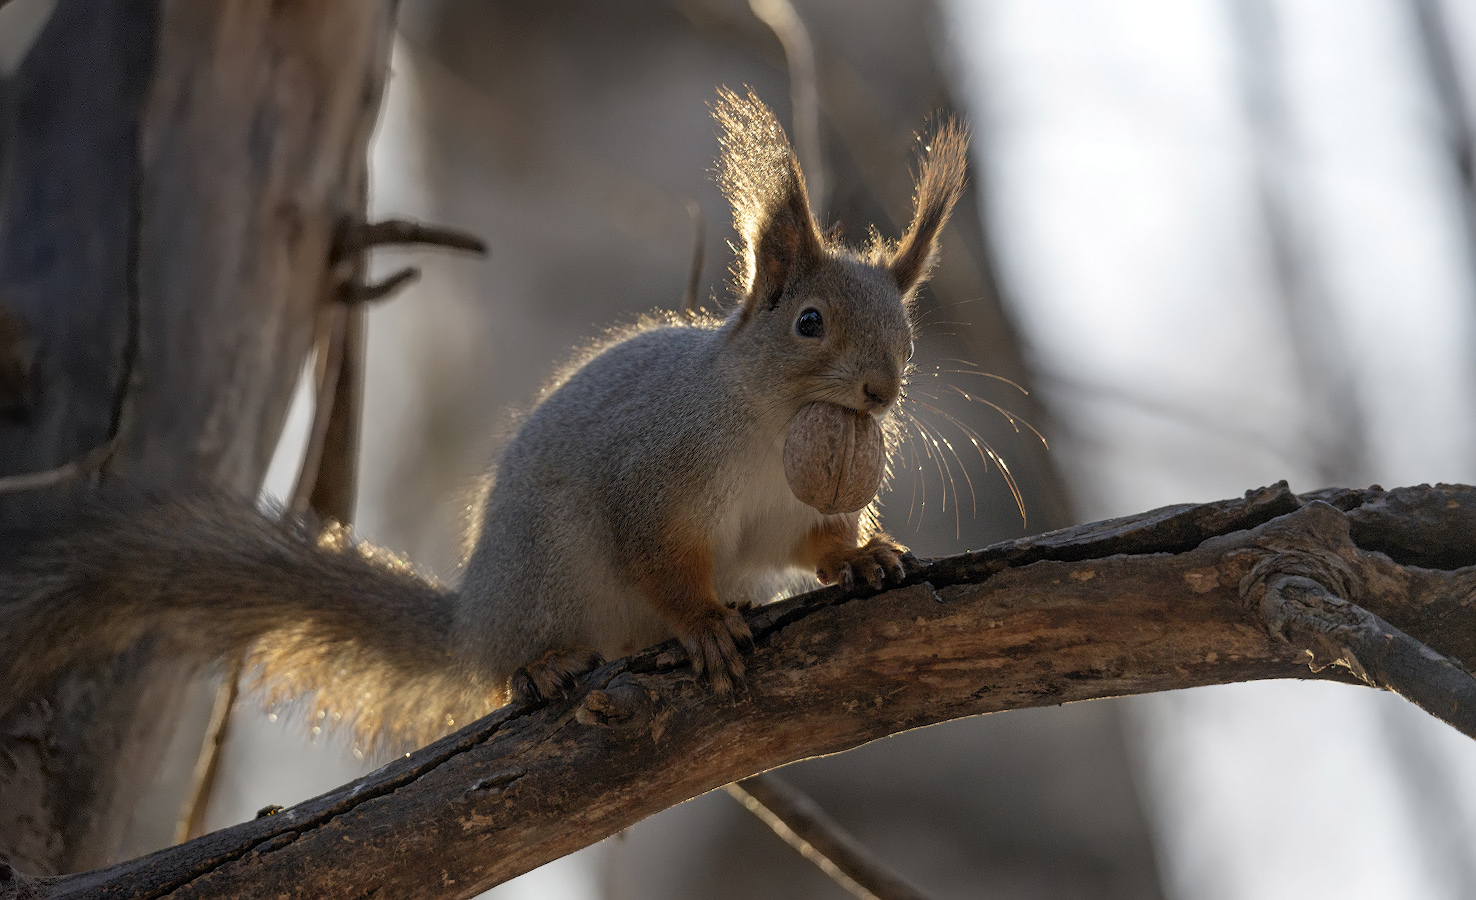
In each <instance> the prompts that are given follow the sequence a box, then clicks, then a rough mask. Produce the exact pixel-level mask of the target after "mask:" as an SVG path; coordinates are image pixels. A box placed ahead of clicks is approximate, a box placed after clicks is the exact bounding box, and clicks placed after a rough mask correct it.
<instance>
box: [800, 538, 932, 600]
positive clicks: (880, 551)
mask: <svg viewBox="0 0 1476 900" xmlns="http://www.w3.org/2000/svg"><path fill="white" fill-rule="evenodd" d="M909 559H910V554H908V552H907V548H906V547H904V546H902V545H901V544H899V543H897V542H896V541H894V540H892V539H891V538H889V537H887V536H886V535H884V534H879V535H877V536H876V537H874V538H872V539H871V540H869V541H867V542H866V543H864V544H862V545H861V546H859V547H849V548H846V549H835V550H831V551H830V552H829V553H827V554H826V555H825V556H824V557H823V558H822V559H821V560H820V564H819V565H817V566H816V567H815V577H816V578H819V579H820V583H821V584H839V585H840V586H841V587H843V588H845V589H847V590H850V589H851V588H853V587H855V585H856V581H857V579H860V580H862V581H865V582H866V583H867V584H869V585H871V587H873V588H875V589H877V590H880V589H881V588H882V587H884V586H886V584H887V582H889V581H890V582H892V583H893V584H897V583H900V582H901V581H902V580H903V579H904V578H906V577H907V561H908V560H909Z"/></svg>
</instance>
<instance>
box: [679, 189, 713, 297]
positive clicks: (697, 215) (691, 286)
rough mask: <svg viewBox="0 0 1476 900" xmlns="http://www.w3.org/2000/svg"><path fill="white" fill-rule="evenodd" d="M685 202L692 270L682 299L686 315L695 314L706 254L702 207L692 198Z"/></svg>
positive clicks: (705, 228) (705, 224)
mask: <svg viewBox="0 0 1476 900" xmlns="http://www.w3.org/2000/svg"><path fill="white" fill-rule="evenodd" d="M686 200H687V215H688V216H690V217H691V219H692V268H691V271H690V272H689V274H688V275H687V293H686V296H685V297H683V298H682V309H683V310H684V311H685V312H686V313H687V315H689V316H690V315H695V314H696V313H697V291H698V289H700V288H701V287H702V263H703V261H704V259H705V254H706V253H707V222H706V221H705V220H704V219H703V218H702V207H701V206H700V205H698V203H697V201H696V199H694V198H692V197H688V198H686Z"/></svg>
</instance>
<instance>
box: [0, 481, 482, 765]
mask: <svg viewBox="0 0 1476 900" xmlns="http://www.w3.org/2000/svg"><path fill="white" fill-rule="evenodd" d="M85 505H86V507H87V508H86V509H84V510H82V511H81V513H80V517H81V520H80V521H75V520H72V521H68V522H66V527H65V529H64V530H62V531H60V532H59V534H58V535H57V536H54V537H49V538H39V539H35V540H33V541H30V542H29V543H28V544H27V545H26V546H24V547H22V548H21V550H20V552H19V553H18V554H16V555H14V556H12V555H11V554H5V556H6V557H9V558H0V712H4V711H6V710H8V709H10V708H11V707H13V706H15V705H16V704H17V703H20V702H22V701H24V700H25V699H26V698H28V697H30V696H33V695H35V694H36V693H38V692H39V691H41V690H44V689H45V688H46V687H47V686H48V685H49V684H50V682H51V681H52V680H54V679H55V678H56V677H57V676H59V675H60V674H61V673H63V672H64V671H66V670H67V669H70V668H72V667H74V666H78V665H101V664H104V663H106V662H108V661H110V660H111V659H113V658H114V657H116V656H117V655H119V654H120V653H123V652H124V651H126V650H128V649H129V648H130V647H132V646H133V645H134V644H136V643H138V642H139V641H141V640H144V639H149V640H151V641H153V642H154V644H153V646H154V647H155V649H156V651H157V652H164V653H169V654H173V655H175V656H177V657H180V658H183V659H186V660H189V661H192V662H195V663H197V664H199V665H202V666H203V665H208V664H211V663H214V662H216V661H218V660H222V659H232V658H235V659H241V660H243V663H244V665H243V668H242V678H243V680H244V681H245V685H244V687H245V688H247V689H252V690H257V691H260V692H261V693H263V694H264V695H265V699H266V700H267V701H268V702H276V701H280V700H285V699H288V698H292V697H298V696H301V695H306V694H309V693H311V694H313V695H314V696H313V701H312V703H313V705H312V706H311V707H310V708H308V709H307V710H306V715H307V716H308V718H309V724H310V725H311V726H314V733H317V727H322V726H324V725H327V726H330V727H331V726H336V725H343V724H351V725H352V727H353V729H354V731H355V732H356V733H357V737H358V739H359V741H360V742H362V743H363V744H364V745H366V746H375V745H384V744H394V745H399V744H402V743H408V742H411V741H425V740H429V739H430V738H433V737H436V736H437V735H439V734H442V733H445V732H446V731H448V730H450V729H451V728H453V727H454V726H456V725H457V724H458V723H462V722H466V721H470V720H471V719H472V718H475V717H478V716H481V715H483V714H485V713H486V712H488V711H490V710H491V709H494V708H496V707H497V706H499V705H501V703H502V702H503V701H504V700H505V687H504V686H500V685H486V684H482V683H480V682H481V679H479V678H478V677H477V674H476V673H475V672H469V671H465V669H464V667H461V666H458V665H456V664H455V661H454V660H453V659H452V658H450V656H449V655H448V649H447V648H448V646H449V644H448V641H447V635H448V633H449V631H450V627H451V619H452V615H453V601H454V597H455V595H454V593H453V592H452V591H451V590H449V589H448V588H444V587H442V586H440V585H438V584H436V583H434V582H432V581H429V580H427V579H425V578H422V577H420V576H418V575H416V574H415V573H414V572H413V571H412V570H411V568H410V566H409V565H408V564H406V563H404V562H403V561H401V560H399V559H397V558H395V557H394V556H392V555H390V554H388V553H385V552H384V551H381V550H378V549H377V548H374V547H372V546H370V545H368V544H363V543H357V542H355V541H353V540H352V539H351V538H350V536H349V535H348V533H347V531H346V530H344V529H341V528H337V527H330V528H328V529H322V528H318V527H315V526H314V525H313V524H312V523H310V522H307V521H304V520H300V519H295V518H292V517H287V516H282V517H274V516H271V515H268V514H266V513H263V512H261V511H259V510H257V509H256V508H255V507H253V506H251V505H250V504H248V503H243V502H241V501H239V500H234V499H231V498H226V497H221V496H218V495H210V494H201V495H192V496H189V497H168V498H163V499H160V498H149V497H130V498H126V499H121V500H120V499H118V498H110V497H106V496H104V497H101V498H98V499H97V500H95V501H88V502H87V503H86V504H85Z"/></svg>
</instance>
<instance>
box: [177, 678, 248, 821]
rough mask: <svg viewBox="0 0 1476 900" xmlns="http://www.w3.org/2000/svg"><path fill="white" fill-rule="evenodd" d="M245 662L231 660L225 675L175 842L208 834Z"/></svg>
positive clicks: (191, 779)
mask: <svg viewBox="0 0 1476 900" xmlns="http://www.w3.org/2000/svg"><path fill="white" fill-rule="evenodd" d="M241 665H242V659H241V658H240V657H237V658H236V659H234V660H232V662H231V663H230V666H229V667H228V669H227V670H226V673H225V675H224V676H223V678H224V681H222V682H221V685H220V687H219V688H218V689H217V690H216V692H215V705H214V706H212V707H211V709H210V723H209V724H208V725H206V727H205V737H204V739H203V740H202V741H201V744H200V756H199V757H198V758H197V759H196V760H195V772H194V775H193V776H192V777H191V778H190V795H189V802H188V803H186V804H185V808H184V810H183V811H182V812H181V814H180V817H179V821H178V822H177V823H176V824H175V826H174V842H175V843H176V844H182V843H184V842H185V841H187V840H190V839H191V838H197V837H199V836H200V835H202V834H204V833H205V813H206V811H208V810H209V809H210V797H211V795H212V794H214V792H215V776H216V773H217V772H219V771H220V757H221V749H222V748H223V747H225V742H226V736H227V734H228V733H229V731H230V723H231V709H232V708H233V707H234V706H235V705H236V695H237V694H238V692H239V691H240V683H241Z"/></svg>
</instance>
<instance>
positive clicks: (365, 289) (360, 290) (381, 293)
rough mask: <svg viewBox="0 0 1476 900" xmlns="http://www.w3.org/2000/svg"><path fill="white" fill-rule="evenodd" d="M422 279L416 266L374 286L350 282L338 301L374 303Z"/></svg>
mask: <svg viewBox="0 0 1476 900" xmlns="http://www.w3.org/2000/svg"><path fill="white" fill-rule="evenodd" d="M419 278H420V270H419V269H417V268H415V267H414V266H406V267H405V268H403V269H401V270H400V271H398V272H396V273H394V274H393V275H390V276H389V277H387V278H385V279H384V280H383V281H376V282H375V283H373V284H363V283H360V282H358V281H348V282H345V283H344V284H343V287H342V288H341V289H340V290H339V292H338V299H339V301H340V302H342V303H373V302H374V301H376V300H383V299H385V298H386V297H389V296H391V295H393V294H394V293H395V292H396V291H399V290H400V289H401V288H404V287H406V286H408V285H409V284H410V283H411V282H414V281H417V280H419Z"/></svg>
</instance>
